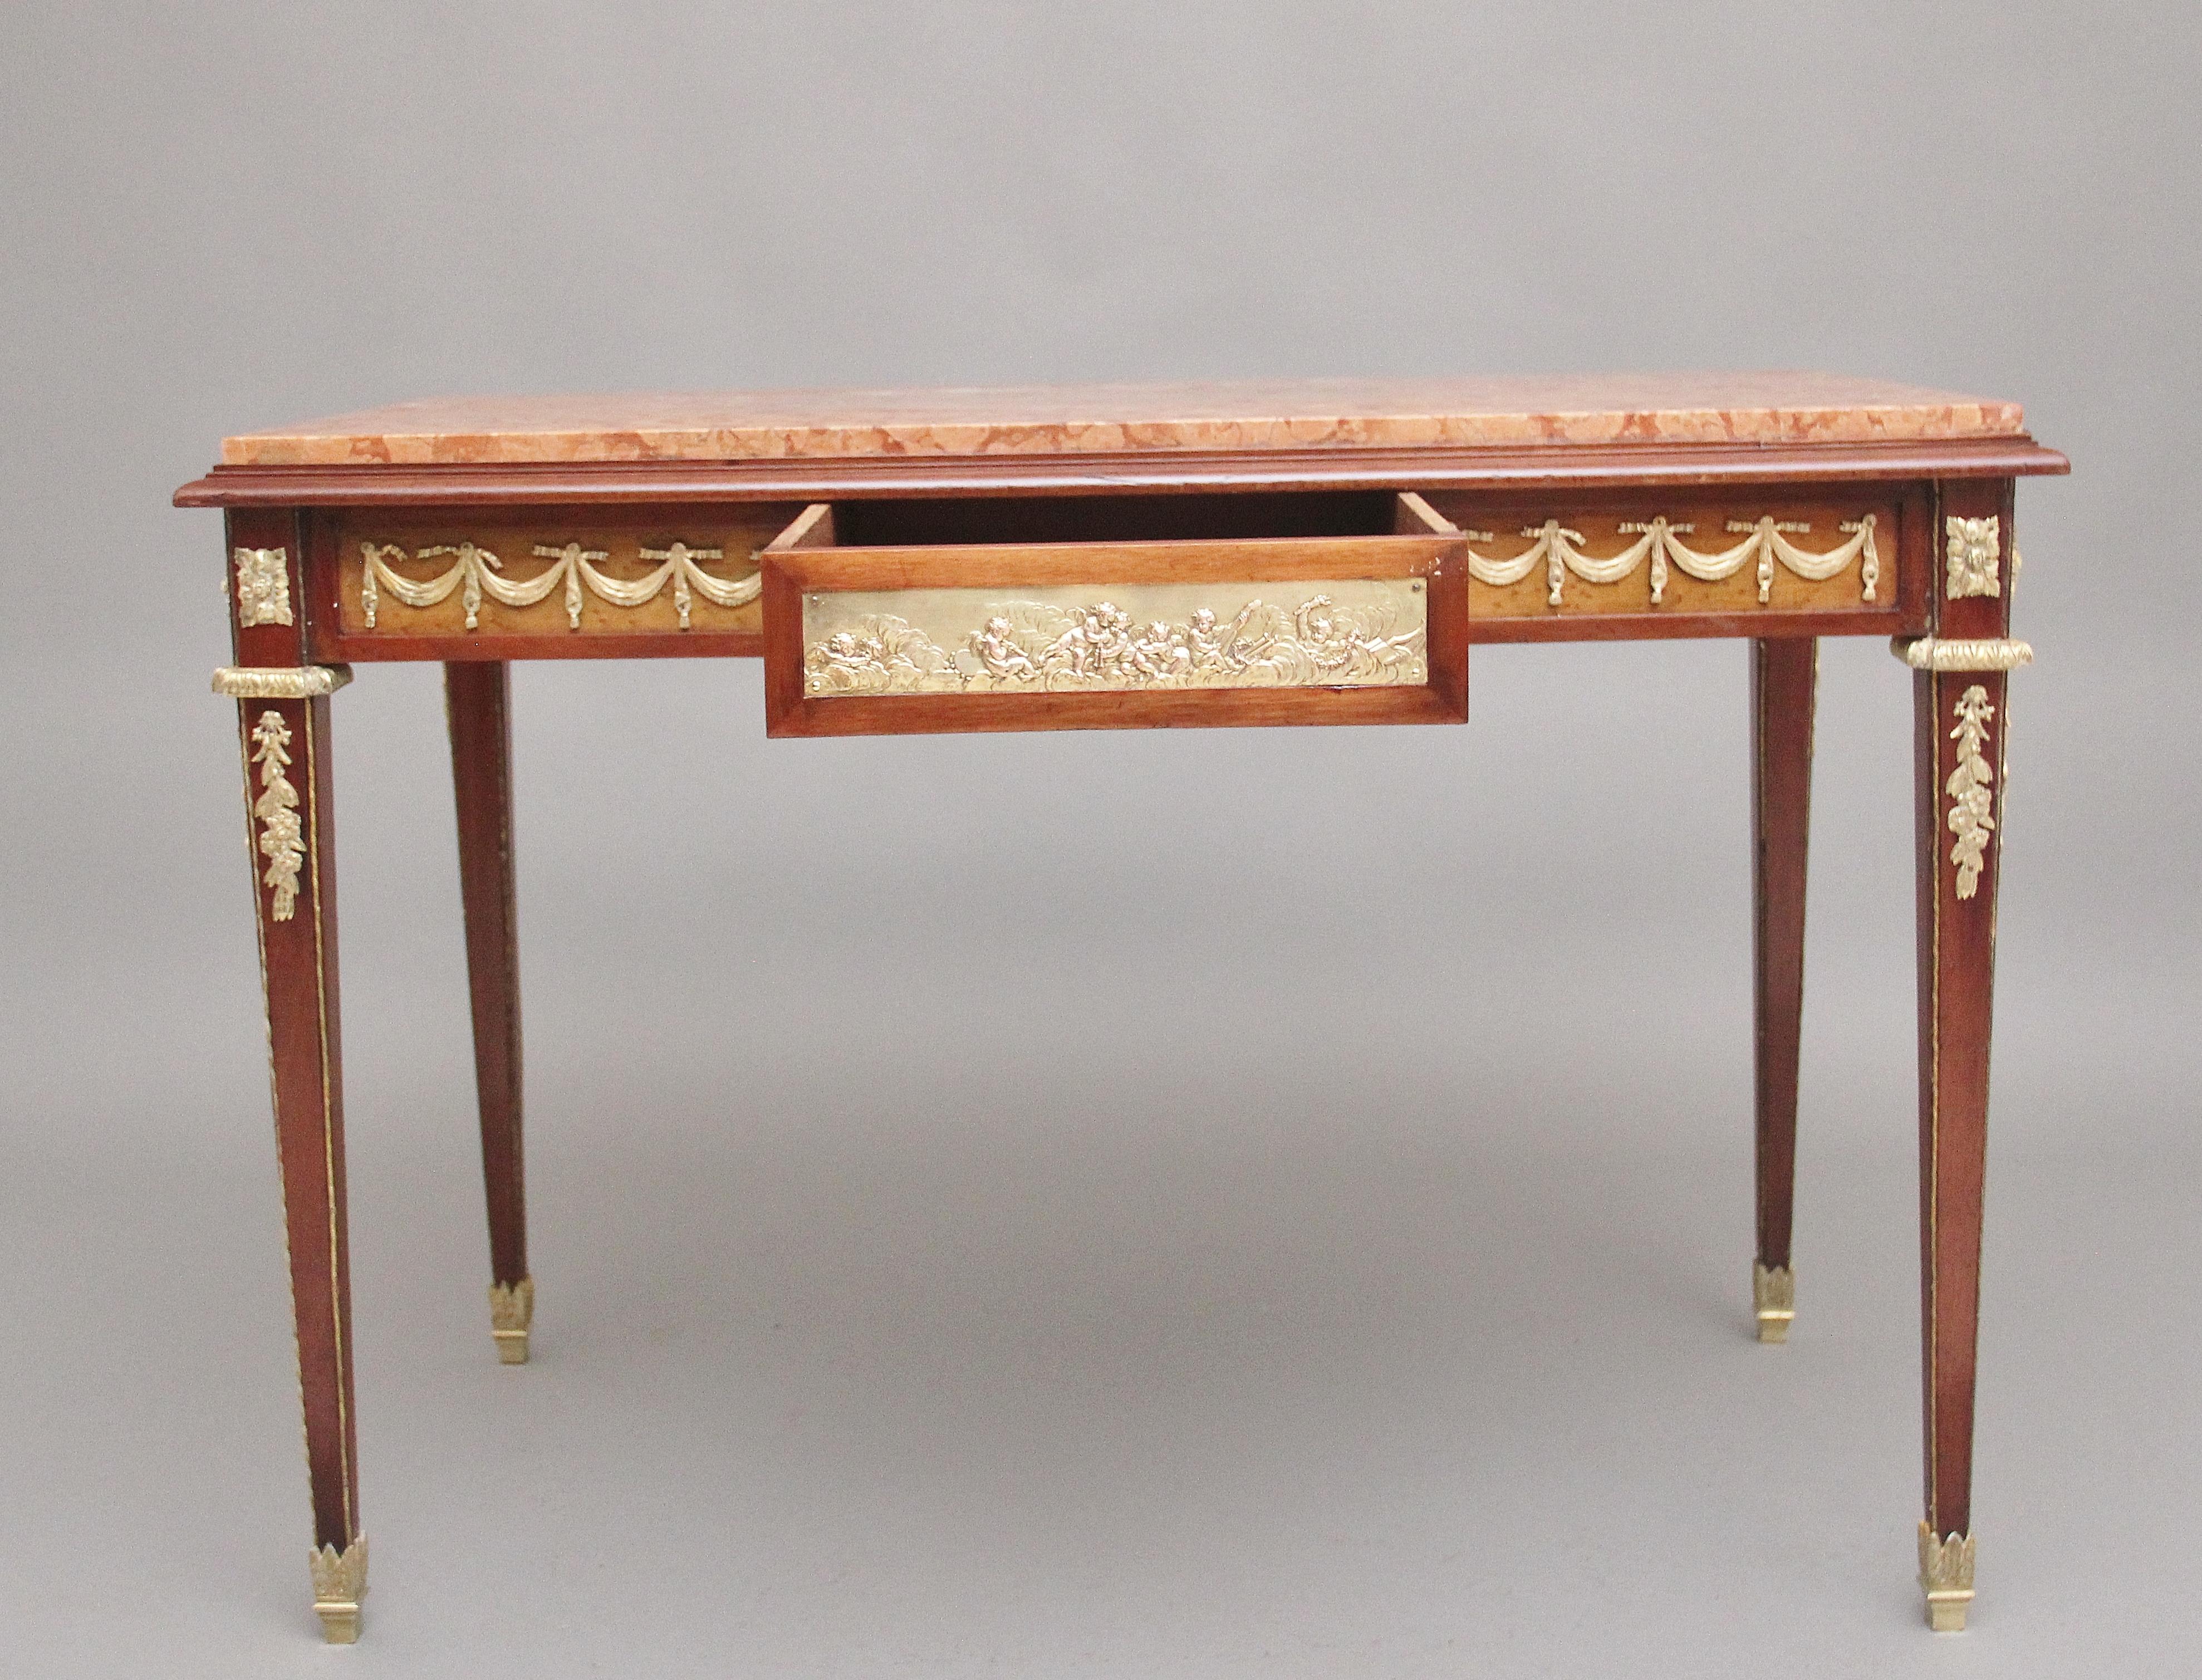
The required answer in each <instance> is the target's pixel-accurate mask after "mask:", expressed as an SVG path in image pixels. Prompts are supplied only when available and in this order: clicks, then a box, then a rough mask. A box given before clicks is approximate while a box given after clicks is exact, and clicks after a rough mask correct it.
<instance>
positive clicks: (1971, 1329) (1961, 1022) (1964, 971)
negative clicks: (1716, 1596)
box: [1906, 483, 2031, 1632]
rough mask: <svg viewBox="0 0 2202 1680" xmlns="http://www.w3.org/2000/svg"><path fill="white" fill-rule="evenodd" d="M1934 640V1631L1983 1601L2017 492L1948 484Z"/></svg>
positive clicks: (1930, 1148) (1930, 711) (1929, 858)
mask: <svg viewBox="0 0 2202 1680" xmlns="http://www.w3.org/2000/svg"><path fill="white" fill-rule="evenodd" d="M1942 513H1943V515H1944V518H1943V521H1942V526H1943V528H1942V531H1941V533H1940V535H1942V536H1943V537H1944V539H1946V544H1947V551H1946V557H1945V558H1946V568H1945V567H1938V569H1937V570H1938V574H1939V575H1938V576H1937V577H1936V580H1935V582H1936V586H1937V587H1936V588H1935V591H1934V594H1935V597H1936V622H1937V629H1936V634H1935V636H1934V638H1932V639H1930V640H1928V641H1927V642H1925V643H1921V644H1915V645H1912V646H1911V648H1910V649H1909V650H1908V651H1907V654H1906V657H1907V661H1908V663H1913V664H1914V665H1915V667H1923V668H1922V669H1918V671H1917V675H1916V676H1915V677H1914V678H1913V685H1914V687H1913V704H1914V711H1915V718H1916V732H1917V748H1916V750H1917V759H1918V768H1917V790H1918V791H1917V824H1918V837H1919V868H1918V890H1919V1181H1920V1182H1919V1217H1920V1272H1921V1290H1920V1300H1921V1309H1922V1374H1923V1378H1924V1382H1923V1388H1924V1400H1925V1411H1926V1484H1927V1485H1926V1515H1925V1518H1924V1519H1923V1520H1922V1522H1921V1524H1920V1525H1919V1578H1920V1585H1921V1587H1922V1589H1923V1590H1924V1592H1925V1594H1926V1598H1927V1611H1928V1621H1929V1623H1930V1624H1931V1625H1932V1626H1933V1627H1934V1629H1935V1630H1937V1631H1938V1632H1954V1631H1957V1630H1961V1629H1962V1628H1963V1627H1964V1624H1965V1616H1966V1612H1967V1611H1968V1609H1969V1606H1970V1605H1971V1602H1972V1597H1973V1513H1972V1473H1973V1393H1974V1370H1975V1344H1976V1339H1977V1332H1978V1327H1979V1323H1980V1299H1981V1297H1980V1271H1981V1185H1982V1180H1983V1177H1984V1175H1985V1173H1986V1170H1987V1112H1988V1029H1989V1015H1990V1006H1991V1003H1992V999H1993V988H1994V977H1995V911H1996V887H1997V882H1998V878H1999V874H2000V868H1999V854H2000V850H2001V842H2002V838H2003V826H2002V821H2001V818H2002V803H2003V802H2002V789H2003V786H2004V755H2005V741H2006V740H2007V738H2008V724H2009V721H2010V720H2009V716H2008V714H2007V713H2006V711H2005V694H2006V690H2007V687H2008V679H2007V676H2006V672H2007V671H2008V669H2010V668H2011V665H2012V664H2014V663H2022V659H2021V658H2020V657H2019V656H2020V655H2022V654H2023V655H2024V657H2031V655H2030V652H2028V651H2026V650H2024V649H2023V648H2022V646H2021V645H2020V644H2017V643H2014V642H2011V641H2008V640H2004V636H2005V630H2006V628H2007V627H2008V625H2009V622H2010V620H2009V609H2010V587H2009V586H2010V584H2011V581H2012V580H2011V564H2012V562H2013V559H2014V553H2013V551H2012V549H2011V534H2010V522H2011V521H2010V515H2011V494H2010V486H2009V485H2008V484H2001V485H1999V484H1994V483H1987V484H1970V485H1963V486H1959V485H1950V486H1944V492H1943V504H1942Z"/></svg>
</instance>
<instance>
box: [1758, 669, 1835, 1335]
mask: <svg viewBox="0 0 2202 1680" xmlns="http://www.w3.org/2000/svg"><path fill="white" fill-rule="evenodd" d="M1819 651H1820V645H1819V643H1818V642H1817V641H1816V640H1811V639H1809V638H1806V639H1801V640H1757V641H1754V642H1752V645H1751V822H1752V852H1751V865H1752V869H1751V878H1752V959H1753V960H1752V1003H1753V1008H1754V1013H1755V1017H1756V1028H1757V1031H1756V1036H1755V1040H1754V1055H1753V1058H1752V1066H1753V1074H1754V1080H1753V1083H1754V1095H1755V1099H1756V1106H1757V1147H1756V1154H1757V1187H1758V1244H1757V1254H1756V1255H1755V1256H1754V1257H1753V1259H1752V1269H1751V1272H1752V1277H1751V1282H1752V1307H1753V1309H1754V1311H1755V1312H1756V1314H1757V1324H1758V1339H1759V1340H1760V1341H1787V1340H1788V1337H1789V1323H1790V1320H1791V1319H1792V1318H1793V1317H1795V1314H1796V1282H1795V1274H1794V1272H1793V1270H1791V1267H1790V1258H1789V1225H1790V1215H1791V1211H1792V1208H1793V1203H1794V1199H1795V1193H1796V1179H1797V1052H1798V1035H1799V1022H1800V1017H1802V1014H1803V1011H1804V1006H1805V842H1806V840H1807V838H1808V835H1809V832H1810V818H1811V799H1812V709H1813V703H1814V699H1815V691H1816V687H1817V681H1818V675H1819Z"/></svg>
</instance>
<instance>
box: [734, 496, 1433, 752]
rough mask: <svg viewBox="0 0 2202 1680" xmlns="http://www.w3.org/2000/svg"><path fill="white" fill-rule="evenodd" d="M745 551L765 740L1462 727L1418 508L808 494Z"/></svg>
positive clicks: (1398, 502) (1294, 500)
mask: <svg viewBox="0 0 2202 1680" xmlns="http://www.w3.org/2000/svg"><path fill="white" fill-rule="evenodd" d="M759 560H760V566H761V569H762V576H763V585H764V660H765V726H766V730H767V733H768V734H773V735H860V734H963V733H973V732H979V731H988V730H1002V729H1122V728H1172V727H1186V726H1199V725H1222V724H1275V723H1440V722H1452V723H1457V722H1462V721H1463V720H1464V719H1465V718H1466V717H1467V716H1468V593H1467V579H1468V574H1467V561H1466V555H1465V551H1464V549H1463V545H1462V541H1461V533H1460V532H1459V531H1458V529H1457V528H1455V527H1454V526H1452V525H1451V523H1449V522H1447V521H1446V520H1445V518H1443V517H1442V516H1440V515H1439V514H1438V513H1436V512H1435V511H1434V510H1433V509H1432V508H1431V507H1430V506H1429V504H1428V503H1426V502H1424V501H1423V500H1422V498H1421V497H1419V496H1415V495H1392V494H1390V493H1388V492H1384V493H1377V494H1363V493H1353V494H1311V493H1304V492H1303V493H1294V494H1260V493H1245V494H1238V495H1218V496H1204V495H1175V496H1154V497H1045V498H989V499H986V500H951V499H946V498H942V499H938V500H933V501H925V502H904V503H897V502H884V501H881V502H845V503H840V504H833V505H828V504H824V503H820V504H816V505H814V506H812V507H810V508H808V509H806V510H804V513H803V514H802V516H800V517H799V518H798V519H797V520H796V521H795V522H793V523H792V524H791V525H790V526H789V527H788V528H786V530H785V531H783V532H781V533H780V535H779V536H778V537H777V538H775V539H774V540H773V542H772V544H771V545H769V546H768V547H767V548H766V549H764V550H763V551H762V553H761V555H760V557H759Z"/></svg>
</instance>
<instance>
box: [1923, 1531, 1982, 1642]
mask: <svg viewBox="0 0 2202 1680" xmlns="http://www.w3.org/2000/svg"><path fill="white" fill-rule="evenodd" d="M1919 1587H1920V1590H1921V1591H1922V1592H1924V1593H1925V1594H1926V1595H1927V1625H1928V1627H1930V1628H1932V1629H1934V1631H1935V1632H1937V1633H1963V1632H1964V1630H1965V1612H1967V1611H1968V1610H1969V1609H1971V1608H1972V1603H1973V1537H1972V1536H1970V1535H1969V1534H1964V1535H1960V1534H1952V1535H1948V1536H1939V1537H1938V1536H1936V1534H1935V1532H1934V1528H1933V1527H1932V1525H1930V1524H1927V1523H1923V1522H1922V1523H1921V1524H1920V1525H1919Z"/></svg>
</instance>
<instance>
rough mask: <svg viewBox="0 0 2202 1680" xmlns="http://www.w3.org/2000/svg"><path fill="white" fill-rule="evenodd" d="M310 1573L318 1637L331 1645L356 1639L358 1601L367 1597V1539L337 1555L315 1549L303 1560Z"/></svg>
mask: <svg viewBox="0 0 2202 1680" xmlns="http://www.w3.org/2000/svg"><path fill="white" fill-rule="evenodd" d="M307 1566H308V1567H309V1569H310V1570H311V1571H312V1572H313V1580H314V1613H315V1615H316V1616H319V1617H320V1618H321V1637H322V1638H323V1639H324V1640H326V1641H327V1642H328V1643H330V1644H332V1645H350V1644H354V1643H356V1642H357V1641H358V1639H359V1601H360V1600H362V1599H363V1598H365V1597H366V1596H367V1536H365V1535H362V1536H359V1537H358V1538H357V1539H356V1540H354V1541H352V1543H351V1544H350V1545H349V1546H347V1547H344V1550H343V1551H341V1552H339V1551H338V1550H337V1548H336V1547H333V1546H322V1547H316V1548H315V1551H314V1552H313V1553H311V1554H310V1555H309V1558H308V1559H307Z"/></svg>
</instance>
